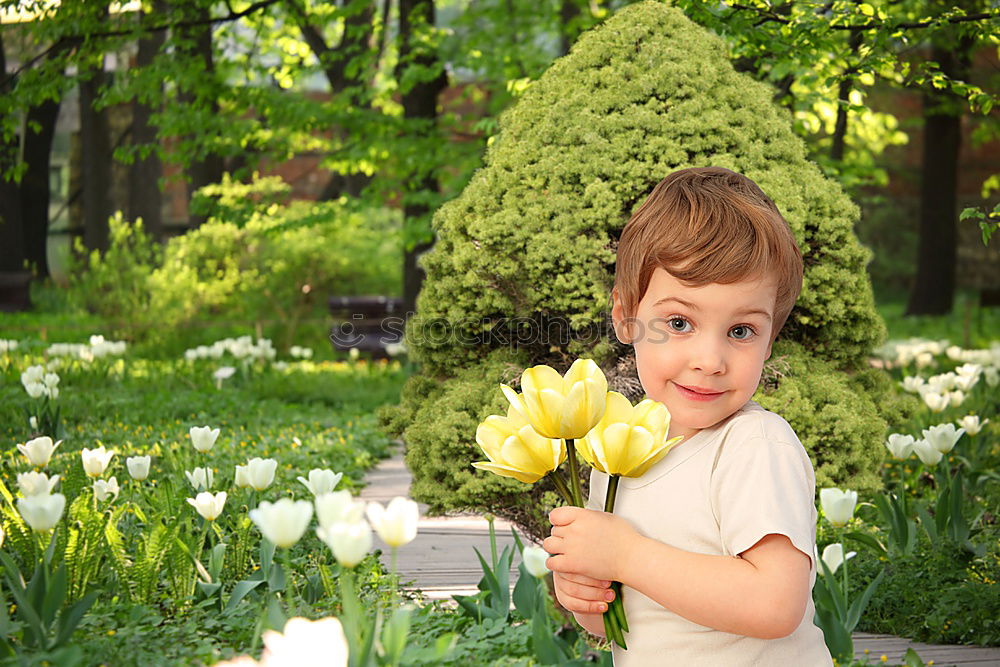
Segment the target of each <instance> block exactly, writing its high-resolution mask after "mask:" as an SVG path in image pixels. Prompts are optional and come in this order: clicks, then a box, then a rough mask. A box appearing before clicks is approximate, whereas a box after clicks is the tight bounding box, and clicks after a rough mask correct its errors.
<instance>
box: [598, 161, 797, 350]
mask: <svg viewBox="0 0 1000 667" xmlns="http://www.w3.org/2000/svg"><path fill="white" fill-rule="evenodd" d="M657 267H660V268H662V269H664V270H666V271H668V272H669V273H670V274H671V275H672V276H674V277H675V278H676V279H677V280H680V281H682V282H684V283H687V284H689V285H691V286H700V285H707V284H709V283H720V284H727V283H735V282H739V281H741V280H745V279H748V278H755V277H772V278H774V279H775V280H776V282H777V288H778V292H777V298H776V300H775V304H774V327H773V329H772V338H775V337H777V335H778V332H779V331H780V330H781V327H782V326H783V325H784V323H785V320H786V319H787V318H788V314H789V313H790V312H791V311H792V307H793V306H794V305H795V300H796V299H797V298H798V296H799V291H800V290H801V289H802V254H801V253H800V252H799V248H798V245H796V243H795V237H793V236H792V231H791V229H789V227H788V223H787V222H786V221H785V219H784V218H783V217H782V216H781V213H780V212H778V207H777V206H775V205H774V202H773V201H771V199H770V198H769V197H768V196H767V195H765V194H764V193H763V192H762V191H761V189H760V188H759V187H758V186H757V184H756V183H754V182H753V181H751V180H750V179H749V178H747V177H746V176H743V175H741V174H737V173H736V172H734V171H730V170H729V169H723V168H722V167H695V168H691V169H681V170H680V171H675V172H673V173H672V174H670V175H669V176H667V177H666V178H664V179H663V180H662V181H660V182H659V184H657V186H656V187H655V188H653V191H652V192H650V193H649V196H648V197H647V198H646V201H644V202H643V203H642V206H640V207H639V208H638V210H636V212H635V213H634V214H633V215H632V218H631V219H630V220H629V221H628V224H626V225H625V229H624V230H622V235H621V239H620V240H619V242H618V258H617V261H616V265H615V289H616V290H617V291H618V298H619V299H620V301H621V305H622V309H623V312H624V314H625V316H626V317H634V316H635V312H636V308H637V307H638V305H639V301H640V300H641V299H642V296H643V295H644V294H645V293H646V288H647V287H648V286H649V280H650V277H651V276H652V274H653V271H654V269H656V268H657Z"/></svg>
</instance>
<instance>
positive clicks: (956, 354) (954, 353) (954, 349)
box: [944, 345, 964, 361]
mask: <svg viewBox="0 0 1000 667" xmlns="http://www.w3.org/2000/svg"><path fill="white" fill-rule="evenodd" d="M962 352H964V350H962V348H960V347H959V346H958V345H950V346H948V349H947V350H945V351H944V353H945V354H946V355H948V358H949V359H951V360H952V361H958V360H959V359H961V358H962Z"/></svg>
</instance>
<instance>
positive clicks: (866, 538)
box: [844, 531, 888, 555]
mask: <svg viewBox="0 0 1000 667" xmlns="http://www.w3.org/2000/svg"><path fill="white" fill-rule="evenodd" d="M844 537H845V538H846V539H848V540H854V541H855V542H858V543H859V544H863V545H865V546H866V547H868V548H870V549H871V550H872V551H874V552H875V553H878V554H882V555H886V554H888V551H886V548H885V545H884V544H882V543H881V542H879V541H878V540H877V539H876V538H875V536H874V535H869V534H868V533H861V532H858V531H851V532H849V533H845V534H844Z"/></svg>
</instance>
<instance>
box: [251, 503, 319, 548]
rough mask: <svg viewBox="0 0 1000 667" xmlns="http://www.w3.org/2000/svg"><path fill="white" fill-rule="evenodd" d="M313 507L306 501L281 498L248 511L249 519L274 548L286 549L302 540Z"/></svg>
mask: <svg viewBox="0 0 1000 667" xmlns="http://www.w3.org/2000/svg"><path fill="white" fill-rule="evenodd" d="M312 513H313V506H312V503H311V502H309V501H308V500H297V501H295V500H292V499H291V498H282V499H281V500H279V501H278V502H276V503H270V502H267V501H266V500H265V501H264V502H262V503H261V504H260V505H258V506H257V509H254V510H250V519H251V520H252V521H253V522H254V523H255V524H257V527H258V528H260V532H261V534H263V535H264V537H266V538H267V539H268V541H270V542H271V543H273V544H274V545H275V546H276V547H281V548H288V547H290V546H292V545H294V544H295V543H296V542H298V541H299V540H300V539H301V538H302V534H303V533H305V532H306V528H307V527H308V526H309V520H310V519H312Z"/></svg>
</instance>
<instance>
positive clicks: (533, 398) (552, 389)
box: [500, 359, 608, 438]
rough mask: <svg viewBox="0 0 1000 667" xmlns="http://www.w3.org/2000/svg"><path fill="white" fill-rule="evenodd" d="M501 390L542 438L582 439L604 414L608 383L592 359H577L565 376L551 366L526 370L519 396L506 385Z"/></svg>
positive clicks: (501, 386) (533, 367) (522, 377)
mask: <svg viewBox="0 0 1000 667" xmlns="http://www.w3.org/2000/svg"><path fill="white" fill-rule="evenodd" d="M500 388H501V389H502V390H503V393H504V395H505V396H506V397H507V400H509V401H510V404H511V406H513V407H514V409H515V410H517V411H518V412H520V413H521V415H522V416H523V417H524V418H525V419H527V420H528V421H529V422H530V423H531V425H532V427H534V429H535V430H536V431H538V433H540V434H541V435H543V436H545V437H546V438H582V437H583V436H585V435H587V432H588V431H590V429H592V428H593V427H594V425H595V424H597V422H598V421H600V419H601V415H603V414H604V397H605V394H607V391H608V381H607V379H606V378H605V377H604V373H602V372H601V369H600V368H599V367H598V365H597V364H596V363H594V361H593V359H577V360H576V361H574V362H573V365H572V366H570V367H569V370H568V371H566V375H564V376H563V375H559V373H558V372H557V371H556V370H555V369H554V368H552V367H550V366H544V365H543V366H532V367H531V368H528V369H525V371H524V373H522V374H521V391H522V392H523V393H521V394H518V393H517V392H515V391H514V390H513V389H511V388H510V387H508V386H507V385H503V384H502V385H500Z"/></svg>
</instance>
